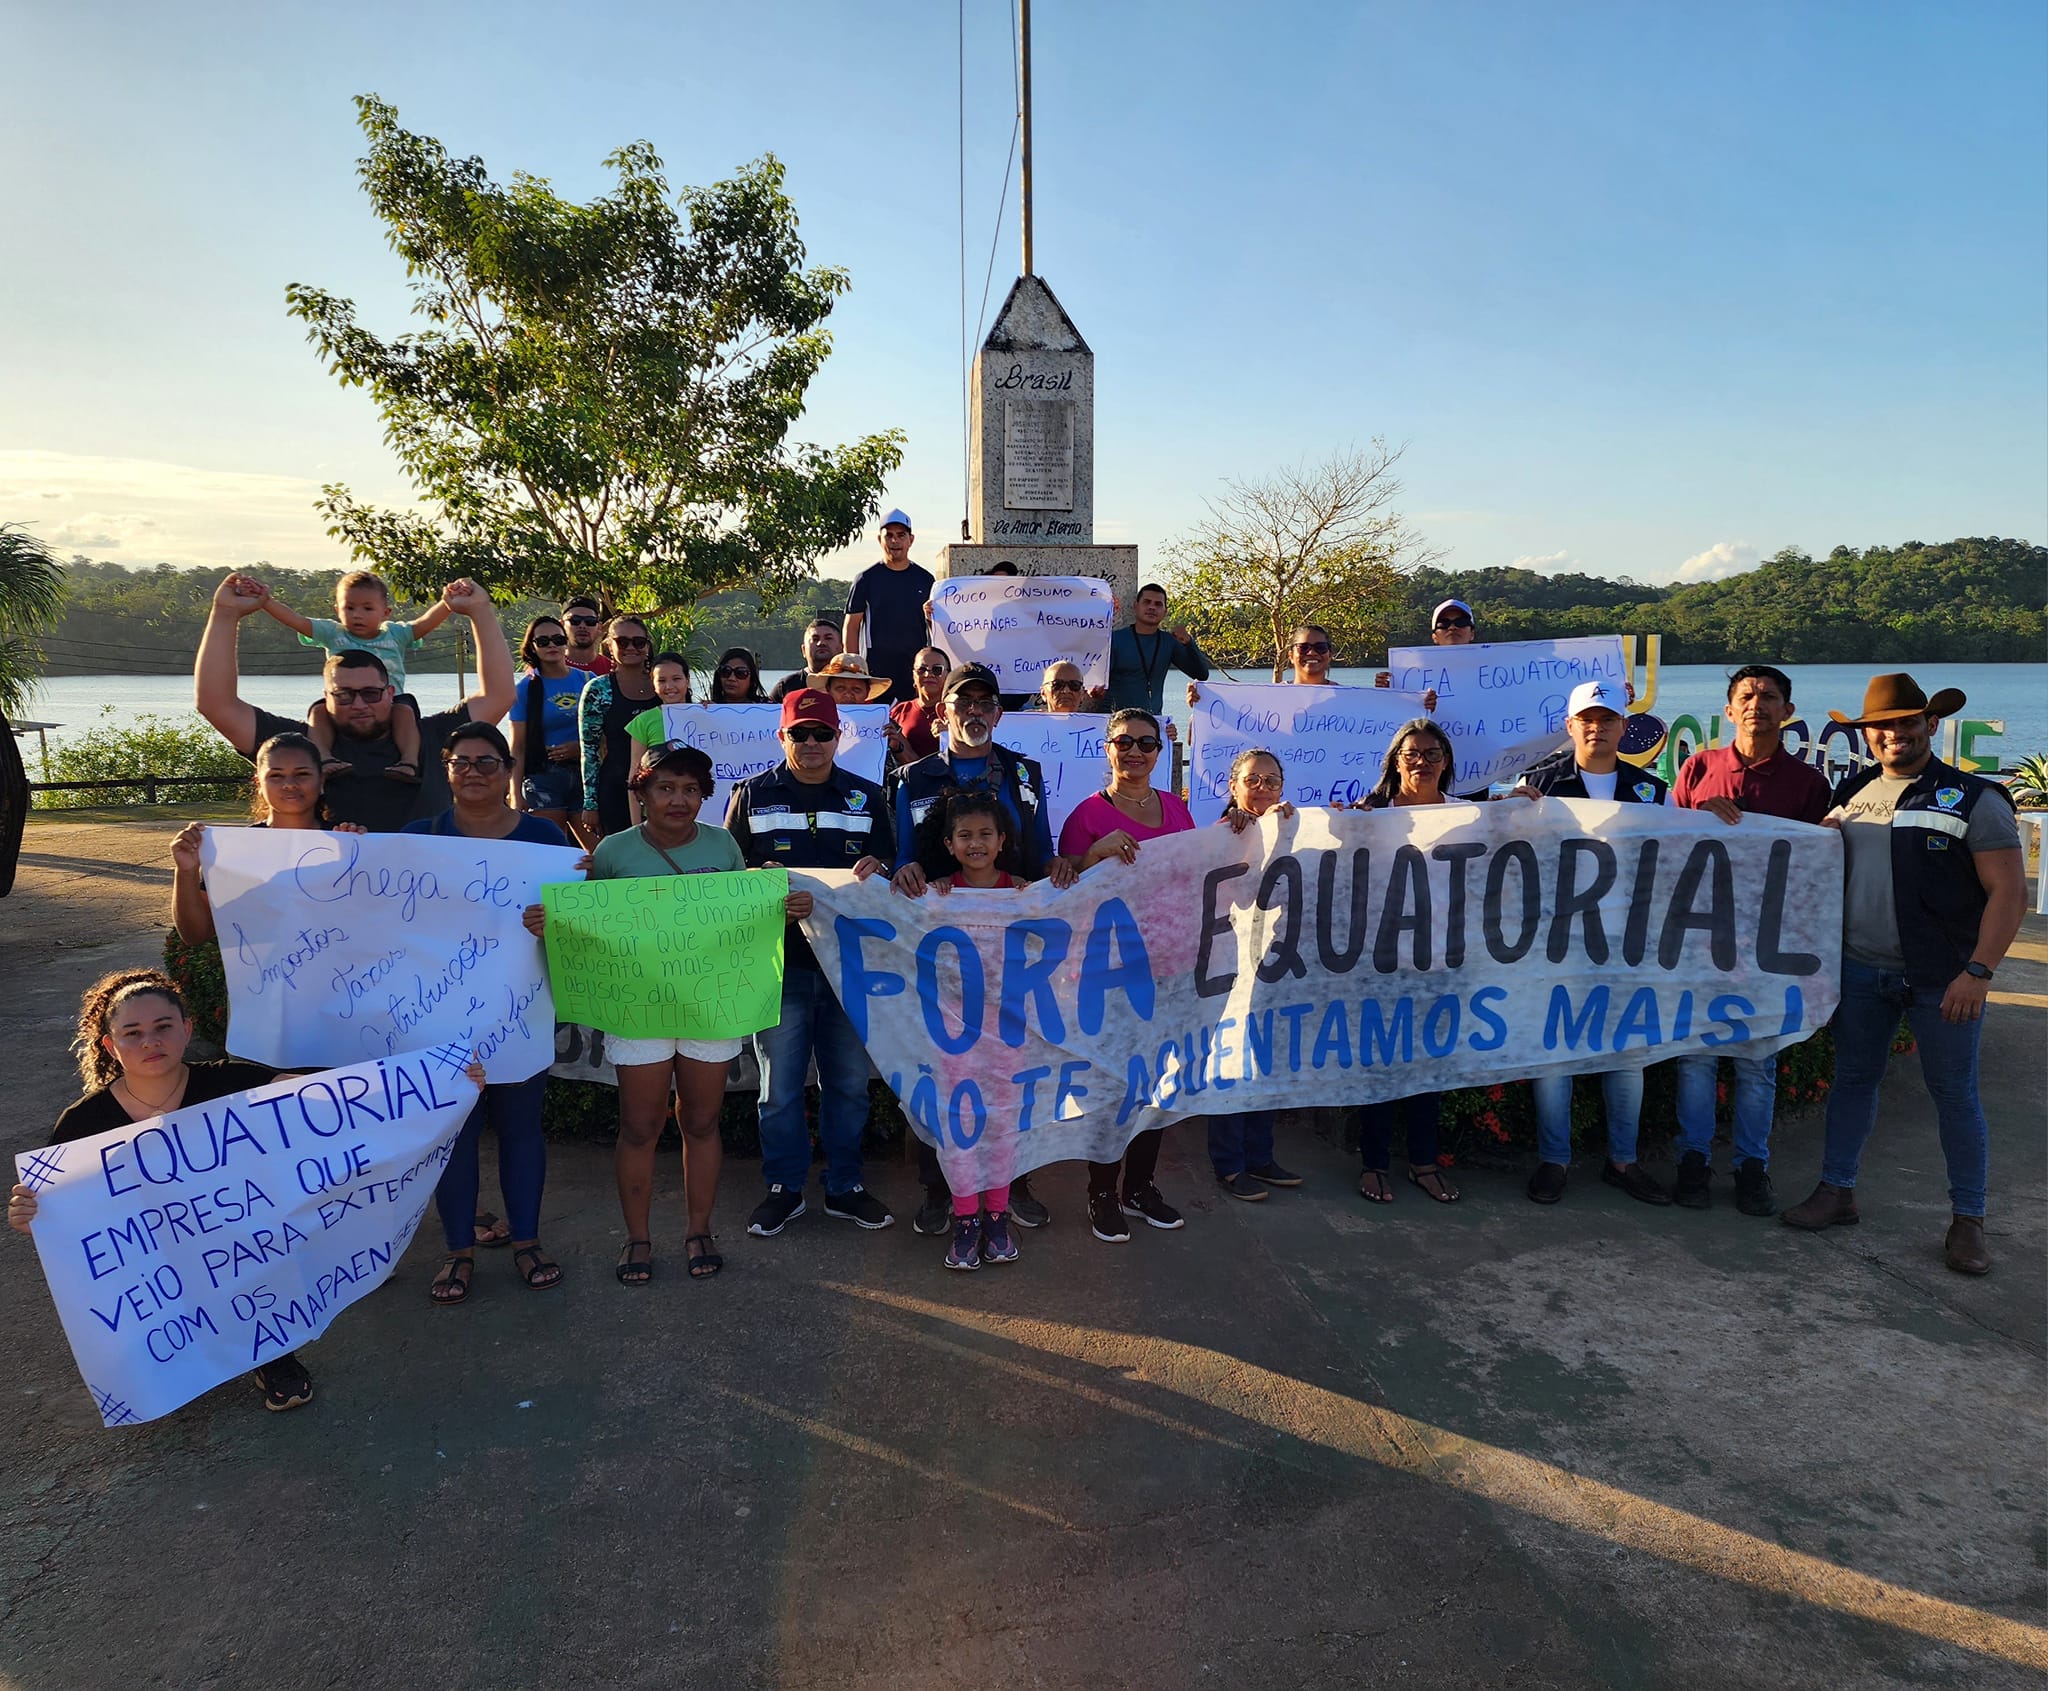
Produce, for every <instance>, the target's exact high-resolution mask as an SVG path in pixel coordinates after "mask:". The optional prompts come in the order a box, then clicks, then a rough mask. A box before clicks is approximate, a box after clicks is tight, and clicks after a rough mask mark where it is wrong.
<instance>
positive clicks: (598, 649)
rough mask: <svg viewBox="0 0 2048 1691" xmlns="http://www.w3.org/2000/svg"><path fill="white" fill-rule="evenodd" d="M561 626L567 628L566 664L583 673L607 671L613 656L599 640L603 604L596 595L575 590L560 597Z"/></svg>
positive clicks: (602, 619)
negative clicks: (567, 660) (575, 591)
mask: <svg viewBox="0 0 2048 1691" xmlns="http://www.w3.org/2000/svg"><path fill="white" fill-rule="evenodd" d="M562 626H563V627H564V628H566V629H567V630H568V631H569V667H570V668H571V669H580V670H582V671H583V672H584V674H586V675H609V674H611V672H612V660H611V658H610V656H609V655H607V653H606V652H605V649H604V648H603V647H602V646H601V645H599V644H598V631H599V630H600V629H602V628H603V627H604V607H603V606H602V605H600V604H599V603H598V602H597V601H596V600H595V599H591V598H586V597H584V596H583V595H582V594H578V595H577V596H576V597H575V598H573V599H564V600H563V601H562Z"/></svg>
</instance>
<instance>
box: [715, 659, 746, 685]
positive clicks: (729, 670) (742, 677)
mask: <svg viewBox="0 0 2048 1691" xmlns="http://www.w3.org/2000/svg"><path fill="white" fill-rule="evenodd" d="M718 679H719V680H721V681H751V680H753V679H754V672H753V671H752V670H751V669H749V668H747V666H746V665H745V664H741V663H729V664H727V665H726V666H725V667H724V668H723V669H721V670H720V671H719V672H718Z"/></svg>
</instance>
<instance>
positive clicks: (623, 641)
mask: <svg viewBox="0 0 2048 1691" xmlns="http://www.w3.org/2000/svg"><path fill="white" fill-rule="evenodd" d="M612 644H613V645H614V646H616V647H618V649H619V650H620V651H622V652H644V651H646V650H647V648H648V647H649V646H651V645H653V644H654V642H653V641H652V640H650V639H648V638H647V636H646V635H644V634H614V635H613V636H612Z"/></svg>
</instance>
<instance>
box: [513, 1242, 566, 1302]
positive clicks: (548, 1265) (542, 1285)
mask: <svg viewBox="0 0 2048 1691" xmlns="http://www.w3.org/2000/svg"><path fill="white" fill-rule="evenodd" d="M528 1257H531V1258H532V1259H533V1260H532V1261H531V1262H527V1260H526V1259H527V1258H528ZM512 1260H513V1262H514V1263H517V1264H522V1265H523V1266H520V1267H516V1268H514V1269H513V1272H514V1273H515V1274H517V1275H518V1276H519V1278H520V1279H522V1280H524V1281H525V1282H526V1283H527V1285H528V1286H530V1287H531V1288H532V1289H533V1290H534V1291H536V1292H545V1291H546V1290H547V1289H548V1288H549V1287H550V1286H559V1285H560V1284H561V1283H562V1266H561V1264H560V1263H558V1262H556V1261H555V1259H554V1258H553V1257H551V1256H548V1255H546V1254H545V1253H544V1252H543V1251H542V1250H541V1248H540V1246H539V1245H538V1244H533V1245H521V1246H520V1247H519V1249H518V1250H516V1251H514V1252H513V1253H512Z"/></svg>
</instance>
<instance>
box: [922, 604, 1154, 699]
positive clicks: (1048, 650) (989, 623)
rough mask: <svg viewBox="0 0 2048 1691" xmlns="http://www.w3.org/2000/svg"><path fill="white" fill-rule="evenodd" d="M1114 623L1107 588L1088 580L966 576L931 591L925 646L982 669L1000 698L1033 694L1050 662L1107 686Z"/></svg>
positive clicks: (1088, 681)
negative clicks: (990, 676)
mask: <svg viewBox="0 0 2048 1691" xmlns="http://www.w3.org/2000/svg"><path fill="white" fill-rule="evenodd" d="M1115 619H1116V600H1115V598H1114V596H1113V595H1112V594H1111V593H1110V590H1109V583H1108V582H1106V581H1097V580H1095V579H1094V578H1093V577H1092V576H1069V575H965V576H956V577H954V578H952V579H950V580H947V581H942V582H940V583H939V584H938V585H937V586H935V587H934V588H933V589H932V644H933V645H935V646H937V647H938V648H939V649H940V650H941V651H945V652H950V653H952V654H953V661H954V662H955V663H979V664H986V665H987V666H988V667H989V668H990V669H992V670H993V671H995V677H996V683H997V687H998V690H999V691H1001V692H1005V693H1035V692H1037V691H1038V681H1039V677H1040V676H1042V675H1043V674H1044V673H1045V672H1046V671H1047V670H1048V669H1050V668H1051V667H1052V666H1053V665H1054V664H1056V663H1071V664H1078V665H1079V666H1080V669H1081V680H1082V681H1083V683H1084V684H1086V685H1087V686H1090V687H1106V686H1108V685H1109V633H1110V626H1111V624H1112V623H1113V622H1114V621H1115Z"/></svg>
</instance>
